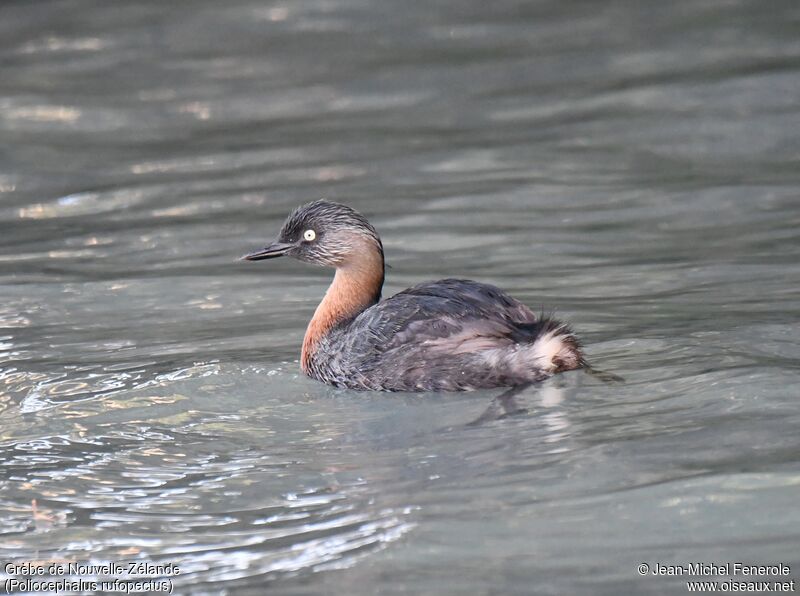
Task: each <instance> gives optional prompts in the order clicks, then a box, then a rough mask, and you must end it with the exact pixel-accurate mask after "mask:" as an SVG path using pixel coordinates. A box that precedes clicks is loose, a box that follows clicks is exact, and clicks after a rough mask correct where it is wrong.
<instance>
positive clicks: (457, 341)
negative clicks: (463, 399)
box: [242, 200, 586, 391]
mask: <svg viewBox="0 0 800 596" xmlns="http://www.w3.org/2000/svg"><path fill="white" fill-rule="evenodd" d="M284 255H285V256H289V257H293V258H295V259H298V260H300V261H305V262H307V263H313V264H315V265H324V266H327V267H334V268H335V269H336V274H335V275H334V278H333V282H332V283H331V285H330V287H329V288H328V291H327V292H326V293H325V297H324V298H323V299H322V302H320V304H319V306H318V307H317V310H316V312H315V313H314V317H313V318H312V319H311V322H310V323H309V325H308V328H307V329H306V334H305V338H304V339H303V348H302V352H301V356H300V364H301V367H302V369H303V372H304V373H305V374H307V375H308V376H309V377H311V378H313V379H317V380H320V381H323V382H325V383H329V384H331V385H335V386H337V387H346V388H350V389H372V390H382V391H467V390H473V389H487V388H491V387H514V386H520V385H526V384H530V383H532V382H536V381H541V380H543V379H546V378H547V377H549V376H551V375H552V374H554V373H557V372H561V371H566V370H572V369H576V368H581V367H583V366H585V365H586V363H585V360H584V357H583V354H582V352H581V348H580V345H579V343H578V339H577V337H576V336H575V335H574V334H573V333H572V331H571V330H570V328H569V327H568V326H567V325H566V324H564V323H561V322H559V321H556V320H554V319H552V318H547V317H541V318H539V317H537V316H536V315H535V314H534V313H533V312H532V311H531V310H530V309H529V308H528V307H527V306H525V305H524V304H522V303H521V302H519V301H517V300H515V299H514V298H511V297H510V296H508V295H507V294H505V293H504V292H503V291H502V290H500V289H499V288H496V287H495V286H491V285H489V284H483V283H478V282H475V281H470V280H464V279H443V280H440V281H433V282H427V283H423V284H420V285H417V286H414V287H413V288H409V289H407V290H404V291H403V292H400V293H399V294H395V295H394V296H392V297H391V298H387V299H385V300H381V288H382V287H383V280H384V261H383V245H382V244H381V240H380V238H379V237H378V232H376V231H375V228H374V227H372V225H371V224H370V223H369V222H368V221H367V220H366V218H365V217H364V216H363V215H361V214H360V213H358V212H357V211H355V210H354V209H351V208H350V207H347V206H346V205H340V204H338V203H332V202H330V201H325V200H320V201H314V202H313V203H309V204H307V205H303V206H301V207H298V208H297V209H295V210H294V212H292V214H291V215H289V217H288V218H287V220H286V222H285V223H284V224H283V228H282V229H281V231H280V234H279V236H278V240H277V241H276V242H273V243H272V244H270V245H269V246H267V247H265V248H263V249H261V250H258V251H256V252H253V253H251V254H248V255H245V256H243V257H242V259H244V260H248V261H260V260H262V259H272V258H275V257H281V256H284Z"/></svg>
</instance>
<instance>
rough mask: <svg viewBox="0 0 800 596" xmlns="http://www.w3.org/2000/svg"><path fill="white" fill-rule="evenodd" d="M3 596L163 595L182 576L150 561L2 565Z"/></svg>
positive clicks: (173, 568) (170, 567) (170, 565)
mask: <svg viewBox="0 0 800 596" xmlns="http://www.w3.org/2000/svg"><path fill="white" fill-rule="evenodd" d="M3 572H4V573H3V575H4V576H5V577H4V578H3V587H4V588H5V592H6V594H14V593H19V592H26V593H31V592H54V593H56V594H58V593H61V592H86V591H91V592H119V593H123V594H135V593H143V592H165V593H167V594H171V593H172V590H173V588H174V586H173V582H172V578H174V577H177V576H179V575H180V574H181V570H180V567H178V566H177V565H176V564H174V563H153V562H150V561H127V562H103V563H94V562H79V561H14V562H11V563H5V564H4V565H3Z"/></svg>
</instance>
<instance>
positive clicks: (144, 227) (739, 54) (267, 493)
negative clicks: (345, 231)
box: [0, 0, 800, 594]
mask: <svg viewBox="0 0 800 596" xmlns="http://www.w3.org/2000/svg"><path fill="white" fill-rule="evenodd" d="M798 32H800V6H799V5H798V4H797V3H796V2H792V1H787V2H769V3H764V2H758V1H756V0H753V1H750V2H747V1H735V0H734V1H727V2H649V3H634V2H608V3H594V2H586V3H567V2H557V1H551V2H500V3H497V2H491V3H490V2H479V1H477V0H474V1H473V0H468V1H455V0H442V1H437V2H430V3H416V4H409V3H380V2H374V3H368V2H365V1H361V0H308V1H300V2H289V3H274V4H268V3H260V2H255V1H248V0H233V1H229V2H210V1H202V2H193V3H181V2H163V1H157V2H156V1H153V2H143V1H137V2H126V3H103V2H89V1H64V2H50V1H41V2H16V3H13V2H12V3H4V4H3V6H2V7H1V8H0V74H2V77H0V141H2V143H0V231H1V232H2V234H0V282H2V286H1V287H2V290H1V291H2V294H1V295H0V296H1V297H2V300H0V326H1V327H2V329H0V336H1V337H0V340H1V341H2V344H1V346H2V347H1V349H2V353H1V354H0V363H1V364H0V366H2V372H1V373H0V380H1V381H2V385H1V386H0V411H2V418H1V422H0V533H2V538H0V559H2V562H3V563H4V564H5V563H7V562H26V561H39V562H50V561H60V562H65V563H66V562H70V561H80V562H84V563H86V562H90V563H106V562H121V561H126V562H127V561H143V562H153V563H161V564H164V563H174V564H175V565H177V566H178V567H179V568H180V575H178V576H170V579H171V580H172V581H173V582H174V585H173V587H174V590H175V593H180V594H201V593H207V594H218V593H230V594H233V593H236V594H239V593H253V594H259V593H263V592H265V591H267V592H269V593H280V594H319V593H329V594H374V593H383V594H400V593H402V594H531V593H537V594H565V593H571V594H583V593H586V594H588V593H593V594H621V593H653V594H655V593H669V594H682V593H685V592H686V586H685V580H686V578H676V577H653V576H652V575H647V576H640V575H639V573H638V572H637V566H638V565H639V564H640V563H643V562H644V563H648V564H650V565H651V566H654V565H655V564H656V563H661V564H672V565H683V564H688V563H692V562H712V563H725V562H730V563H733V562H737V561H738V562H745V563H772V564H776V563H781V562H782V563H785V564H788V565H790V566H791V574H790V576H788V577H787V578H779V579H792V578H797V579H800V554H799V553H800V508H798V506H797V503H798V496H799V495H800V433H799V432H798V427H799V426H800V399H799V398H800V395H798V393H799V392H798V386H800V366H799V365H798V362H799V360H798V359H799V358H800V345H799V344H798V335H799V333H798V332H800V324H799V323H798V315H800V291H798V288H800V134H798V133H800V101H799V95H800V35H798ZM323 196H324V197H329V198H331V199H335V200H339V201H342V202H346V203H348V204H350V205H352V206H354V207H355V208H357V209H359V210H361V211H362V212H364V213H365V214H366V215H367V216H368V217H369V218H370V220H371V221H372V222H373V223H374V224H375V226H376V227H377V228H378V230H379V231H380V232H381V234H382V237H383V240H384V245H385V248H386V255H387V259H388V263H389V264H390V266H391V267H392V268H391V269H390V270H389V271H388V281H387V287H386V292H385V293H386V294H391V293H394V292H396V291H399V290H401V289H403V288H405V287H407V286H409V285H412V284H414V283H418V282H420V281H424V280H428V279H436V278H441V277H465V278H473V279H478V280H482V281H487V282H491V283H494V284H497V285H499V286H501V287H503V288H505V289H507V290H508V291H509V292H510V293H511V294H513V295H514V296H516V297H517V298H519V299H521V300H523V301H524V302H526V303H527V304H529V305H530V306H531V307H533V308H535V309H537V310H539V309H544V310H546V311H547V310H551V309H557V312H558V314H559V316H560V317H562V318H564V319H567V320H569V321H570V322H571V323H572V324H573V326H574V328H575V329H576V330H577V331H578V332H579V334H580V335H581V337H582V339H583V341H584V343H585V345H586V350H587V353H588V355H589V358H590V359H591V361H592V362H593V363H594V365H595V366H596V367H598V368H600V369H603V370H607V371H611V372H613V373H616V374H618V375H621V376H622V377H624V379H625V382H624V383H622V384H609V383H606V382H604V381H603V380H601V379H597V378H594V377H591V376H588V375H586V374H584V373H583V372H572V373H568V374H564V375H561V376H559V377H558V378H554V379H552V380H549V381H547V382H544V383H542V384H541V385H539V386H535V387H532V388H529V389H528V390H526V391H525V392H524V393H523V394H522V395H520V396H519V398H518V403H519V406H520V408H522V409H524V410H525V411H524V412H518V413H517V414H516V415H513V416H506V417H502V416H499V414H500V412H497V411H494V410H493V409H492V408H493V406H492V398H493V397H494V396H495V395H496V394H497V392H477V393H469V394H378V393H355V392H348V391H342V390H334V389H331V388H329V387H326V386H324V385H321V384H319V383H317V382H314V381H311V380H309V379H306V378H304V377H303V376H302V375H301V374H300V372H299V366H298V363H297V358H298V354H299V346H300V342H301V339H302V334H303V331H304V328H305V324H306V323H307V321H308V319H309V318H310V316H311V314H312V312H313V309H314V308H315V306H316V303H317V302H318V300H319V299H320V297H321V296H322V294H323V292H324V290H325V288H326V286H327V283H328V282H329V280H330V277H331V274H330V272H329V271H325V270H322V269H316V268H313V267H309V266H306V265H303V264H300V263H296V262H276V261H269V262H265V263H241V262H238V261H237V260H236V259H237V257H238V256H239V255H241V254H243V253H245V252H247V251H249V250H252V249H255V248H258V247H260V246H262V245H263V243H264V242H266V241H268V240H271V239H272V237H273V236H274V234H275V233H276V232H277V230H278V228H279V226H280V224H281V222H282V220H283V218H284V217H285V215H286V214H287V213H288V212H289V211H290V210H291V209H292V208H293V207H294V206H296V205H298V204H300V203H303V202H306V201H308V200H312V199H316V198H319V197H323ZM487 409H489V415H488V416H486V417H484V418H483V419H482V420H481V422H480V423H477V424H470V422H472V421H474V420H476V419H478V418H479V417H481V416H482V414H484V412H485V411H486V410H487ZM0 574H2V575H0V578H2V579H3V580H7V579H9V578H11V577H12V575H13V574H10V573H9V572H8V571H7V570H6V569H5V568H4V569H2V570H0ZM157 575H158V574H157ZM162 577H164V576H162ZM122 579H125V578H124V577H123V578H122ZM710 579H724V578H717V577H712V578H710ZM736 579H739V580H742V579H747V578H743V577H741V576H739V577H737V578H736ZM768 579H775V578H768ZM4 587H5V586H4Z"/></svg>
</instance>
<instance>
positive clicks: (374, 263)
mask: <svg viewBox="0 0 800 596" xmlns="http://www.w3.org/2000/svg"><path fill="white" fill-rule="evenodd" d="M364 248H365V250H364V251H363V252H359V254H358V256H357V257H355V258H352V259H350V260H349V261H348V262H347V263H345V264H343V265H341V266H340V267H338V268H337V269H336V275H335V276H334V277H333V282H332V283H331V285H330V287H329V288H328V291H327V292H325V297H324V298H323V299H322V302H320V303H319V306H318V307H317V310H316V311H315V312H314V317H313V318H312V319H311V322H310V323H309V324H308V328H307V329H306V335H305V338H303V350H302V353H301V355H300V364H301V366H302V368H303V370H304V371H305V372H306V373H308V371H309V366H310V364H311V360H312V359H313V358H314V355H315V354H316V351H317V347H318V345H319V341H320V339H322V338H323V337H325V335H326V334H328V333H329V332H330V331H331V329H333V328H334V327H336V326H337V325H339V324H341V323H343V322H344V321H348V320H351V319H353V318H354V317H355V316H356V315H358V314H359V313H361V312H362V311H364V310H365V309H367V308H369V307H370V306H372V305H373V304H376V303H377V302H378V301H379V300H380V299H381V288H382V287H383V277H384V267H383V252H382V251H381V250H380V248H376V247H374V246H365V247H364Z"/></svg>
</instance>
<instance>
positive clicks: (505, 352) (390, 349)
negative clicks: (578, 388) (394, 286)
mask: <svg viewBox="0 0 800 596" xmlns="http://www.w3.org/2000/svg"><path fill="white" fill-rule="evenodd" d="M582 364H583V357H582V355H581V352H580V348H579V346H578V342H577V339H576V338H575V336H574V335H573V334H572V332H571V331H570V330H569V328H567V326H566V325H564V324H562V323H559V322H558V321H555V320H553V319H550V318H546V317H537V316H536V315H535V314H534V313H533V312H532V311H531V310H530V309H529V308H528V307H527V306H525V305H524V304H522V303H521V302H519V301H518V300H515V299H514V298H511V297H510V296H508V295H507V294H505V293H504V292H503V291H502V290H500V289H499V288H497V287H495V286H492V285H489V284H482V283H478V282H475V281H470V280H460V279H444V280H440V281H435V282H427V283H423V284H420V285H417V286H414V287H412V288H409V289H408V290H405V291H403V292H400V293H399V294H395V295H394V296H392V297H391V298H387V299H386V300H383V301H381V302H379V303H377V304H375V305H374V306H371V307H370V308H367V309H366V310H364V311H363V312H361V313H360V314H358V315H357V316H356V317H354V318H352V319H350V320H347V321H343V322H342V323H341V324H340V325H338V326H337V327H335V328H334V329H332V330H331V331H330V332H329V333H328V334H327V335H326V336H325V337H323V338H321V340H320V342H319V344H318V346H317V348H316V350H315V354H314V355H313V357H312V359H311V363H310V366H309V371H308V372H309V373H310V374H311V376H313V377H316V378H318V379H320V380H322V381H325V382H328V383H332V384H334V385H338V386H342V387H350V388H354V389H381V390H387V391H409V390H411V391H442V390H444V391H459V390H470V389H483V388H490V387H500V386H513V385H519V384H522V383H529V382H532V381H538V380H542V379H544V378H546V377H548V376H550V375H551V374H553V373H554V372H558V371H561V370H570V369H573V368H579V367H580V366H581V365H582Z"/></svg>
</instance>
